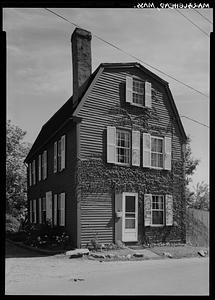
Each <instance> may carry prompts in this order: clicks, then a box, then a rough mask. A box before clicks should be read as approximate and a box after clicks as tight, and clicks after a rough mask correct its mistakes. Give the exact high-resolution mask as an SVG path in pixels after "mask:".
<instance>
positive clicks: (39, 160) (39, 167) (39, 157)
mask: <svg viewBox="0 0 215 300" xmlns="http://www.w3.org/2000/svg"><path fill="white" fill-rule="evenodd" d="M41 163H42V159H41V154H39V156H38V181H40V180H41Z"/></svg>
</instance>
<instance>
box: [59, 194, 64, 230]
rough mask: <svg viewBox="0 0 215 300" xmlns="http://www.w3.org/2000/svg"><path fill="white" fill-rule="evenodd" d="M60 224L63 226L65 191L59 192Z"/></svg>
mask: <svg viewBox="0 0 215 300" xmlns="http://www.w3.org/2000/svg"><path fill="white" fill-rule="evenodd" d="M59 225H60V226H65V193H61V194H60V224H59Z"/></svg>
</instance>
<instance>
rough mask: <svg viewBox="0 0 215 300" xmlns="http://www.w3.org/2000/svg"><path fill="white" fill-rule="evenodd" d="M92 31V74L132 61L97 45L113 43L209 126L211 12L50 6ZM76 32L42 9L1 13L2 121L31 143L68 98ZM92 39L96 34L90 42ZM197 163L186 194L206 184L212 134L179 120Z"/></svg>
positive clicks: (185, 111)
mask: <svg viewBox="0 0 215 300" xmlns="http://www.w3.org/2000/svg"><path fill="white" fill-rule="evenodd" d="M50 9H51V10H53V11H54V12H56V13H58V14H60V15H61V16H63V17H64V18H67V19H68V20H69V21H70V22H72V23H75V24H76V25H77V26H79V27H82V28H84V29H86V30H88V31H90V32H91V33H92V42H91V47H92V71H94V70H95V69H96V68H97V67H98V65H99V64H100V63H111V62H112V63H114V62H134V61H137V60H136V59H134V58H132V57H130V56H128V55H126V54H125V53H123V52H120V51H118V50H117V49H115V48H113V47H111V46H110V45H108V44H107V43H104V42H102V41H101V40H99V39H98V38H96V36H99V37H100V38H102V39H104V40H106V41H107V42H110V43H112V44H114V45H116V46H117V47H119V48H121V49H122V50H123V51H126V52H128V53H129V54H132V55H133V56H135V57H137V58H139V59H141V60H142V61H143V62H145V63H146V64H147V65H146V64H144V63H141V64H142V65H143V66H145V67H146V68H148V69H149V70H150V71H152V72H154V73H155V74H157V75H158V76H159V77H161V78H163V79H164V80H166V81H168V82H169V87H170V90H171V92H172V95H173V98H174V101H175V104H176V107H177V109H178V112H179V114H180V115H182V116H187V117H189V118H191V119H194V120H197V121H198V122H200V123H203V124H205V125H207V126H209V122H210V120H209V109H210V102H209V97H205V96H203V95H201V94H200V93H197V92H195V91H194V90H191V89H189V88H187V87H185V86H184V85H182V84H179V83H178V82H176V81H175V80H173V79H171V78H170V77H168V76H166V75H164V74H163V73H160V72H158V71H156V70H155V69H153V68H151V67H149V66H148V65H151V66H152V67H154V68H157V69H159V70H161V71H162V72H164V73H166V74H168V75H170V76H172V77H174V78H176V79H177V80H179V81H182V82H184V83H186V84H187V85H190V86H192V87H193V88H195V89H196V90H199V91H200V92H202V93H203V94H206V95H209V83H210V81H209V71H210V38H209V36H207V34H208V35H209V34H210V32H211V31H212V28H213V25H212V24H211V23H210V22H209V21H208V20H210V21H211V22H213V11H212V9H200V10H198V11H199V12H200V13H201V14H202V15H203V16H204V17H205V18H207V19H208V20H206V19H205V18H204V17H202V16H201V15H200V14H198V13H196V12H195V11H194V10H193V9H183V10H182V9H181V10H180V11H181V12H182V13H183V14H184V15H185V16H186V17H187V18H189V19H191V20H192V22H193V23H195V24H196V25H197V26H199V27H200V28H201V29H202V30H203V31H204V32H205V33H206V34H205V33H203V32H202V31H200V30H199V29H198V28H197V27H196V26H194V25H193V24H191V23H190V22H189V21H188V20H187V19H186V18H184V17H183V16H182V15H181V14H179V13H178V12H177V11H176V10H175V9H160V10H158V9H156V8H154V9H134V8H124V9H123V8H53V9H52V8H50ZM74 29H75V26H73V25H72V24H70V23H69V22H66V21H65V20H63V19H61V18H59V17H57V16H56V15H53V14H52V13H50V12H49V11H47V10H45V9H44V8H4V9H3V30H5V31H6V33H7V119H10V120H11V121H12V123H13V124H15V125H17V126H19V127H21V128H22V129H23V130H25V131H27V133H26V136H25V141H27V142H30V143H33V142H34V140H35V139H36V137H37V135H38V134H39V132H40V129H41V127H42V126H43V124H44V123H45V122H46V121H48V119H49V118H50V117H51V116H52V115H53V114H54V113H55V112H56V111H57V110H58V109H59V108H60V107H61V106H62V105H63V104H64V103H65V102H66V101H67V100H68V99H69V97H70V96H71V95H72V56H71V34H72V32H73V31H74ZM94 35H96V36H94ZM181 121H182V124H183V126H184V129H185V132H186V134H187V135H188V136H190V138H191V149H192V155H193V157H194V158H197V159H200V163H199V165H198V167H197V169H196V171H195V174H194V175H193V176H192V182H191V183H190V188H191V189H193V187H194V186H196V184H197V183H198V182H201V181H204V182H206V183H209V128H208V127H206V126H202V125H200V124H197V123H195V122H193V121H191V120H189V119H187V118H184V117H182V118H181Z"/></svg>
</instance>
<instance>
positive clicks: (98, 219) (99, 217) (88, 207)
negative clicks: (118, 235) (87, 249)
mask: <svg viewBox="0 0 215 300" xmlns="http://www.w3.org/2000/svg"><path fill="white" fill-rule="evenodd" d="M112 201H113V199H112V196H111V194H110V193H102V194H101V193H91V194H83V195H82V202H81V216H82V221H81V246H86V244H87V243H90V241H91V239H93V238H95V237H97V238H98V240H99V242H100V243H112V242H113V239H114V232H113V206H112Z"/></svg>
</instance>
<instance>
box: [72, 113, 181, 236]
mask: <svg viewBox="0 0 215 300" xmlns="http://www.w3.org/2000/svg"><path fill="white" fill-rule="evenodd" d="M109 114H111V115H113V116H114V118H113V120H112V125H113V126H124V127H127V128H130V129H131V130H139V131H140V132H149V133H151V134H152V133H157V134H161V135H166V134H167V133H169V134H171V136H172V137H173V119H172V118H171V119H170V121H169V123H168V124H167V126H166V127H165V126H161V125H159V117H158V114H157V111H156V110H155V108H154V109H150V108H144V109H142V110H140V109H138V108H137V107H129V109H125V108H121V107H114V108H111V109H110V110H109ZM183 166H184V162H183V159H181V160H179V159H178V160H172V169H171V171H167V170H156V169H150V168H143V167H134V166H130V167H127V166H126V167H125V166H120V165H115V164H108V163H106V162H105V161H104V160H103V158H102V156H101V157H99V156H98V155H97V156H95V157H91V158H89V159H88V160H78V161H77V170H76V180H77V186H78V187H79V191H81V194H82V195H83V194H88V193H98V194H99V193H105V192H110V193H115V192H120V193H122V192H138V194H139V197H138V199H139V204H140V205H142V203H143V199H144V197H143V195H144V194H146V193H147V194H148V193H149V194H158V193H159V194H172V195H173V199H174V203H173V215H174V224H175V225H176V226H173V227H172V229H171V230H170V229H169V228H166V230H162V232H163V235H164V236H168V235H169V231H171V232H172V234H175V235H178V233H179V234H180V232H181V234H182V235H183V234H184V228H185V222H184V208H185V199H184V180H185V179H184V172H183ZM158 231H159V230H158ZM159 233H160V231H159Z"/></svg>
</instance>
